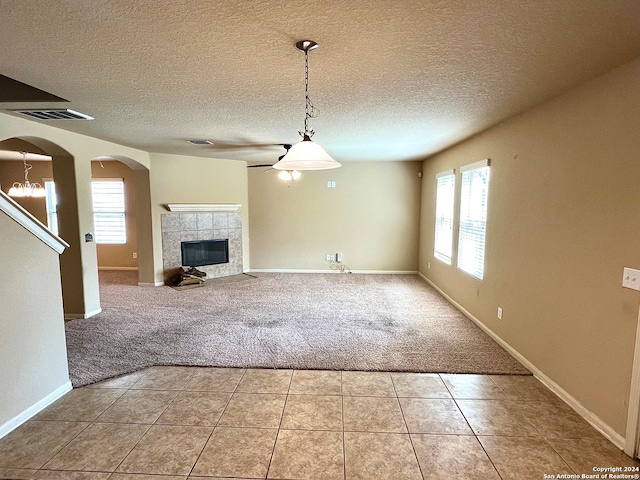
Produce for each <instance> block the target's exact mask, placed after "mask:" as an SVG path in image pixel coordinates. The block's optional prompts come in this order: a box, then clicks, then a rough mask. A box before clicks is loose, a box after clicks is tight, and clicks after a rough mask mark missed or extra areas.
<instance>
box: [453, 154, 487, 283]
mask: <svg viewBox="0 0 640 480" xmlns="http://www.w3.org/2000/svg"><path fill="white" fill-rule="evenodd" d="M460 172H461V174H462V183H461V192H460V231H459V235H458V268H459V269H460V270H462V271H463V272H466V273H468V274H469V275H472V276H474V277H476V278H479V279H480V280H482V278H483V277H484V246H485V233H486V228H487V196H488V193H489V160H482V161H480V162H476V163H472V164H470V165H466V166H464V167H462V168H461V169H460Z"/></svg>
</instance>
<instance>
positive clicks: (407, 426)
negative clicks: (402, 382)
mask: <svg viewBox="0 0 640 480" xmlns="http://www.w3.org/2000/svg"><path fill="white" fill-rule="evenodd" d="M389 376H390V377H391V385H393V391H394V392H395V394H396V397H395V398H396V402H398V406H399V407H400V414H401V415H402V421H403V422H404V427H405V428H406V429H407V436H408V437H409V443H411V450H413V456H414V457H415V459H416V463H417V464H418V470H419V471H420V476H421V477H422V478H424V473H423V472H422V465H420V459H419V458H418V452H416V447H415V445H414V444H413V438H411V432H409V424H408V423H407V419H406V417H405V416H404V409H403V408H402V403H401V402H400V397H399V396H398V390H397V388H396V382H395V381H394V380H393V375H392V374H391V373H389Z"/></svg>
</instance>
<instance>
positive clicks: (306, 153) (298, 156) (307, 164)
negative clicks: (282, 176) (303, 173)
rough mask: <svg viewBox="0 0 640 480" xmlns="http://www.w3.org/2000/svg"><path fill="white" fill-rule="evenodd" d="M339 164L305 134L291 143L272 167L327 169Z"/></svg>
mask: <svg viewBox="0 0 640 480" xmlns="http://www.w3.org/2000/svg"><path fill="white" fill-rule="evenodd" d="M341 166H342V165H341V164H339V163H338V162H336V161H335V160H334V159H333V158H331V157H330V156H329V154H328V153H327V152H325V151H324V148H322V147H321V146H320V145H318V144H317V143H315V142H312V141H311V138H309V137H308V136H307V135H305V136H304V139H303V140H302V141H301V142H300V143H296V144H295V145H293V146H292V147H291V149H289V152H287V154H286V155H285V156H284V157H283V158H282V160H280V161H279V162H278V163H276V164H275V165H274V166H273V168H275V169H278V170H328V169H330V168H338V167H341Z"/></svg>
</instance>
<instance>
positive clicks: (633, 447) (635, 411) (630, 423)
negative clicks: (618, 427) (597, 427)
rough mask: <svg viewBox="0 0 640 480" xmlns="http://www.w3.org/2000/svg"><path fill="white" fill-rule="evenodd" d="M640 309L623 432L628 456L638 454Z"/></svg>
mask: <svg viewBox="0 0 640 480" xmlns="http://www.w3.org/2000/svg"><path fill="white" fill-rule="evenodd" d="M639 421H640V310H639V311H638V325H637V327H636V345H635V349H634V351H633V369H632V370H631V391H630V392H629V410H628V413H627V430H626V432H625V442H624V453H626V454H627V455H629V456H630V457H633V458H635V457H636V456H638V440H639V432H640V424H639V423H638V422H639Z"/></svg>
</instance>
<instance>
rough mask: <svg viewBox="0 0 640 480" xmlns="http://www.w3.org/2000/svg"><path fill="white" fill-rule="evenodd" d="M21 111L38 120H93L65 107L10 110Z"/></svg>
mask: <svg viewBox="0 0 640 480" xmlns="http://www.w3.org/2000/svg"><path fill="white" fill-rule="evenodd" d="M12 111H13V112H16V113H21V114H22V115H26V116H27V117H31V118H37V119H38V120H93V117H91V116H89V115H87V114H84V113H80V112H76V111H75V110H70V109H68V108H66V109H48V110H12Z"/></svg>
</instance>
